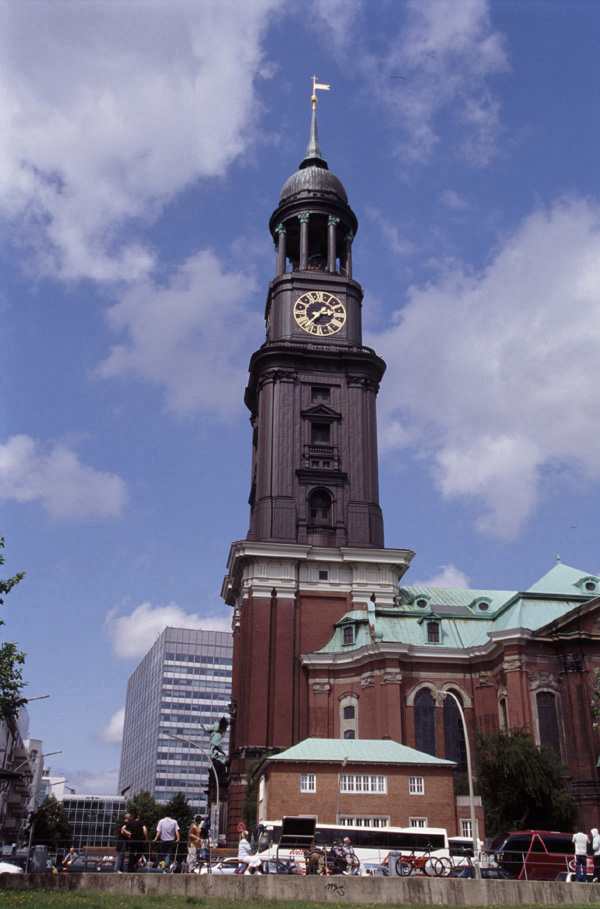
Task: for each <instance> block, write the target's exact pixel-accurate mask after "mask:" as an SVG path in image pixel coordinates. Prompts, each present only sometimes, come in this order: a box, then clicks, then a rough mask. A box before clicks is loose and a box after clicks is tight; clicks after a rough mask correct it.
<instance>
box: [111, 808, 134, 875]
mask: <svg viewBox="0 0 600 909" xmlns="http://www.w3.org/2000/svg"><path fill="white" fill-rule="evenodd" d="M130 820H131V814H130V813H129V811H128V812H127V813H126V814H125V817H124V818H123V824H122V826H121V827H120V828H119V833H118V836H117V845H116V846H115V852H116V853H117V859H116V861H115V874H122V873H123V863H124V862H125V851H126V849H127V844H128V843H129V840H130V839H131V832H130V830H129V822H130Z"/></svg>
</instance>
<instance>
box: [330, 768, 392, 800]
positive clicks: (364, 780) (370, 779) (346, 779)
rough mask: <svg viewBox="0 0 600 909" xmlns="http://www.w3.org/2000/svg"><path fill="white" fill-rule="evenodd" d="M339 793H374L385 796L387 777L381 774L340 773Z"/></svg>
mask: <svg viewBox="0 0 600 909" xmlns="http://www.w3.org/2000/svg"><path fill="white" fill-rule="evenodd" d="M340 792H376V793H379V794H380V795H385V794H386V792H387V777H386V776H384V775H383V774H375V773H374V774H363V773H342V774H341V777H340Z"/></svg>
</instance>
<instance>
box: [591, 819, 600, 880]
mask: <svg viewBox="0 0 600 909" xmlns="http://www.w3.org/2000/svg"><path fill="white" fill-rule="evenodd" d="M592 852H593V853H594V880H595V881H598V882H600V834H599V833H598V828H597V827H594V829H593V830H592Z"/></svg>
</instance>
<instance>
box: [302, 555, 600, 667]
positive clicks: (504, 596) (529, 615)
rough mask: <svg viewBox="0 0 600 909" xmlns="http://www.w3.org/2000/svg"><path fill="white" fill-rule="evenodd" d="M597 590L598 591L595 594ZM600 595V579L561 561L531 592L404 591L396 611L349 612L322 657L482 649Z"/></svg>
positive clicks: (393, 609) (440, 588)
mask: <svg viewBox="0 0 600 909" xmlns="http://www.w3.org/2000/svg"><path fill="white" fill-rule="evenodd" d="M592 587H594V588H595V589H593V590H592V589H591V588H592ZM598 595H600V580H599V579H598V578H597V577H596V576H594V575H590V574H589V573H586V572H584V571H580V570H579V569H577V568H570V567H569V566H568V565H563V564H562V562H558V563H557V564H556V565H555V566H554V567H553V568H552V569H551V570H550V571H549V572H548V573H547V574H545V575H544V577H543V578H541V579H540V580H539V581H537V582H536V583H535V584H533V585H532V586H531V587H530V588H529V590H527V591H525V592H519V591H515V590H474V589H461V588H445V587H424V586H418V587H409V586H406V587H401V588H399V601H398V605H397V606H395V607H387V608H385V609H384V608H380V607H376V606H375V607H374V606H373V605H372V604H368V607H367V606H365V608H364V609H362V610H353V611H352V612H348V613H347V614H346V615H345V616H344V617H343V618H342V619H341V621H340V622H338V623H337V625H336V628H335V631H334V634H333V636H332V638H331V639H330V640H329V641H328V643H327V644H326V645H325V646H324V647H323V648H322V649H321V650H320V651H319V652H320V653H347V652H351V651H354V650H358V649H360V648H361V647H365V646H369V645H372V644H374V643H379V642H381V643H383V642H386V643H393V644H405V645H410V646H414V647H427V648H433V649H440V648H442V649H443V648H452V649H458V650H463V649H467V648H470V647H481V646H484V645H486V644H487V643H488V642H489V641H490V633H492V632H494V631H504V632H505V631H510V630H513V629H515V630H516V629H518V628H525V629H528V630H530V631H538V630H539V629H541V628H543V627H544V626H545V625H548V624H550V623H551V622H553V621H555V620H556V619H560V618H562V617H563V616H566V615H567V614H568V613H569V612H571V611H572V610H573V609H576V608H577V607H578V606H581V605H582V604H583V603H585V602H586V601H588V600H591V599H593V598H595V597H597V596H598ZM431 621H438V622H439V630H440V640H439V642H437V643H430V642H429V641H428V639H427V638H428V635H427V625H428V622H431ZM348 623H352V624H353V625H354V640H353V641H352V642H351V643H344V626H345V625H347V624H348Z"/></svg>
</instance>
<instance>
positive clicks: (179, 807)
mask: <svg viewBox="0 0 600 909" xmlns="http://www.w3.org/2000/svg"><path fill="white" fill-rule="evenodd" d="M165 808H166V809H167V811H168V812H169V814H170V815H171V817H172V818H175V820H176V821H177V823H178V824H179V830H180V833H181V839H182V840H184V839H185V838H186V837H187V832H188V830H189V828H190V826H191V824H192V821H193V820H194V818H195V816H196V812H195V810H194V809H193V808H192V806H191V805H190V803H189V802H188V800H187V797H186V796H185V795H184V794H183V792H178V793H177V795H174V796H173V798H172V799H169V801H168V802H167V804H166V805H165Z"/></svg>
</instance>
